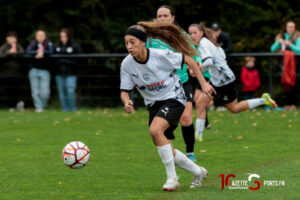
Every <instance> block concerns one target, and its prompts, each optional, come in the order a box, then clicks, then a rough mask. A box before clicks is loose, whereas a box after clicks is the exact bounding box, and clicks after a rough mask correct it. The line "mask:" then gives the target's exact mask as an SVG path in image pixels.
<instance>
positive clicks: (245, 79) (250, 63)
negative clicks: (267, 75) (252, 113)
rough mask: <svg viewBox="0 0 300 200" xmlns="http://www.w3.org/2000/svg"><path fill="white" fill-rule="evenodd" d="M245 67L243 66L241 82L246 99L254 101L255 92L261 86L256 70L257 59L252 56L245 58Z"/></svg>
mask: <svg viewBox="0 0 300 200" xmlns="http://www.w3.org/2000/svg"><path fill="white" fill-rule="evenodd" d="M245 61H246V62H245V66H242V71H241V81H242V85H243V92H244V99H245V100H246V99H254V98H255V97H256V96H255V91H256V90H257V89H258V88H259V86H260V78H259V74H258V71H257V69H256V68H255V58H254V57H252V56H247V57H245Z"/></svg>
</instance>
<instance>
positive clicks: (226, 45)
mask: <svg viewBox="0 0 300 200" xmlns="http://www.w3.org/2000/svg"><path fill="white" fill-rule="evenodd" d="M211 29H212V30H213V31H214V35H215V39H216V40H217V42H218V44H219V45H220V46H221V47H222V49H223V50H224V51H225V54H226V56H227V55H228V54H229V53H231V52H232V41H231V38H230V35H229V33H227V32H225V31H222V29H221V28H220V26H219V24H217V23H213V24H212V26H211Z"/></svg>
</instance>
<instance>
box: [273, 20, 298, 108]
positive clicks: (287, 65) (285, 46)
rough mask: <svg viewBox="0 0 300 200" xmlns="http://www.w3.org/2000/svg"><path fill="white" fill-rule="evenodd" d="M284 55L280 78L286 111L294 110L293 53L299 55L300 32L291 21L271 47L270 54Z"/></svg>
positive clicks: (294, 66) (294, 72)
mask: <svg viewBox="0 0 300 200" xmlns="http://www.w3.org/2000/svg"><path fill="white" fill-rule="evenodd" d="M277 51H278V52H282V53H284V57H283V61H282V60H281V61H280V63H281V64H280V65H281V69H282V76H281V83H282V85H283V87H284V93H285V97H286V102H287V105H286V106H285V107H284V108H285V109H286V110H295V109H296V103H297V89H296V61H295V55H294V53H300V32H299V31H298V30H297V28H296V24H295V22H293V21H289V22H287V23H286V24H285V26H284V27H283V28H282V29H281V31H280V32H279V33H278V35H277V36H276V38H275V42H274V43H273V45H272V46H271V52H277Z"/></svg>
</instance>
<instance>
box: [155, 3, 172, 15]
mask: <svg viewBox="0 0 300 200" xmlns="http://www.w3.org/2000/svg"><path fill="white" fill-rule="evenodd" d="M160 8H166V9H169V10H170V13H171V15H172V16H175V12H174V8H173V7H172V6H169V5H162V6H160V7H159V8H158V9H160ZM158 9H157V10H158Z"/></svg>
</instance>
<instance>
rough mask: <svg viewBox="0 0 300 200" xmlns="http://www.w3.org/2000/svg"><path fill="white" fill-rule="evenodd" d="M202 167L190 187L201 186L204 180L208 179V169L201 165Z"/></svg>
mask: <svg viewBox="0 0 300 200" xmlns="http://www.w3.org/2000/svg"><path fill="white" fill-rule="evenodd" d="M199 167H200V166H199ZM200 169H201V173H200V174H199V175H198V176H194V181H193V182H192V184H191V186H190V188H200V187H201V185H202V182H203V180H206V177H207V175H208V172H207V170H206V169H205V168H204V167H200Z"/></svg>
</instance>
